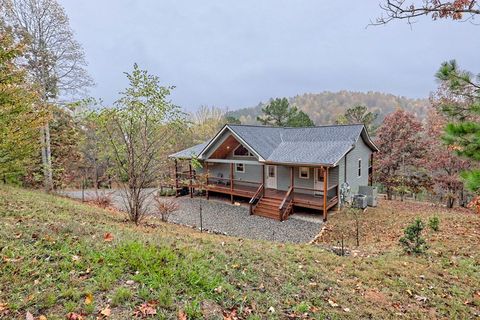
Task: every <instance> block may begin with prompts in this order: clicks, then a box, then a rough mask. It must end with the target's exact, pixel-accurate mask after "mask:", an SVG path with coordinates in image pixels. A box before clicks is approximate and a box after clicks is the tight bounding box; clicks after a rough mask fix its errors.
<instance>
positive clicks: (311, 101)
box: [228, 91, 429, 125]
mask: <svg viewBox="0 0 480 320" xmlns="http://www.w3.org/2000/svg"><path fill="white" fill-rule="evenodd" d="M289 101H290V104H293V105H296V106H297V107H298V108H299V109H301V110H302V111H304V112H306V113H307V114H308V115H309V116H310V118H311V119H312V120H313V121H314V122H315V124H317V125H321V124H330V123H334V122H335V119H336V118H337V117H338V116H339V115H340V114H343V113H344V112H345V110H346V109H348V108H351V107H353V106H355V105H358V104H361V105H365V106H367V107H369V109H370V111H373V112H375V113H378V114H379V116H378V118H377V120H376V124H380V123H381V122H382V121H383V118H384V117H385V116H386V115H387V114H389V113H391V112H393V111H395V110H396V109H398V108H401V109H404V110H407V111H409V112H412V113H413V114H415V115H416V116H417V117H418V118H420V119H424V118H425V116H426V113H427V107H428V105H429V101H428V99H409V98H406V97H400V96H395V95H393V94H386V93H380V92H366V93H365V92H352V91H339V92H329V91H325V92H321V93H305V94H302V95H297V96H295V97H290V98H289ZM266 103H268V102H262V103H259V104H258V105H257V106H256V107H251V108H243V109H239V110H235V111H230V112H229V114H228V115H230V116H234V117H237V118H239V119H240V121H241V122H242V123H246V124H252V123H256V118H257V116H258V115H259V114H260V113H261V110H262V107H263V106H264V105H265V104H266Z"/></svg>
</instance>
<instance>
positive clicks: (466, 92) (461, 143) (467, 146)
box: [436, 60, 480, 193]
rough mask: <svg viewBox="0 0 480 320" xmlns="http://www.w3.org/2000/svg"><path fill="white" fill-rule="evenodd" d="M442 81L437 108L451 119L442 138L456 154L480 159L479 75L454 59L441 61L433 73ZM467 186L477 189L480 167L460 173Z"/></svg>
mask: <svg viewBox="0 0 480 320" xmlns="http://www.w3.org/2000/svg"><path fill="white" fill-rule="evenodd" d="M436 78H437V79H438V80H439V81H440V82H441V88H440V97H439V98H438V100H439V108H440V110H441V111H442V112H443V113H444V114H445V115H447V116H448V117H449V118H450V119H452V121H451V122H450V123H448V124H447V126H446V128H445V135H444V136H443V140H444V141H445V142H446V143H447V144H448V145H449V146H451V147H452V148H453V149H454V150H455V151H456V153H457V154H458V155H460V156H462V157H464V158H466V159H471V160H473V161H477V162H478V161H480V75H478V76H476V77H475V76H474V75H473V74H472V73H470V72H468V71H464V70H460V69H459V67H458V65H457V63H456V61H455V60H452V61H448V62H444V63H443V64H442V66H441V67H440V70H439V71H438V72H437V74H436ZM462 177H463V178H464V180H465V184H466V187H467V188H468V189H470V190H471V191H473V192H476V193H480V169H476V168H474V169H470V170H467V171H464V172H463V173H462Z"/></svg>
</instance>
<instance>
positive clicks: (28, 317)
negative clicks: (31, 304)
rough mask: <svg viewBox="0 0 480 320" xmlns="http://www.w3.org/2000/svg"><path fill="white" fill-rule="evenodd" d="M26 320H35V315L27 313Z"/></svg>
mask: <svg viewBox="0 0 480 320" xmlns="http://www.w3.org/2000/svg"><path fill="white" fill-rule="evenodd" d="M25 320H34V318H33V315H32V314H31V313H30V312H29V311H27V314H26V315H25Z"/></svg>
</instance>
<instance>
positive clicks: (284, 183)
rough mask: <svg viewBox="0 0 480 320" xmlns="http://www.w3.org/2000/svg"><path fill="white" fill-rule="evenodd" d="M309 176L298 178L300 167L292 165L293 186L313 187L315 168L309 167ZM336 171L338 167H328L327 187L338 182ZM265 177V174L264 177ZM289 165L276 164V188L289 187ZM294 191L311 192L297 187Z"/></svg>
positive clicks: (284, 189)
mask: <svg viewBox="0 0 480 320" xmlns="http://www.w3.org/2000/svg"><path fill="white" fill-rule="evenodd" d="M308 169H309V176H308V179H304V178H300V176H299V170H300V167H293V175H294V181H293V183H294V186H296V187H301V188H313V187H314V174H315V173H314V172H315V168H313V167H309V168H308ZM338 172H339V168H338V167H334V168H330V169H329V172H328V187H332V186H335V185H337V184H338ZM266 174H267V170H265V175H266ZM266 178H267V177H266V176H265V179H266ZM290 179H291V178H290V167H289V166H280V165H279V166H277V189H278V190H283V191H287V190H288V188H290ZM296 192H303V193H308V194H310V193H312V191H309V190H302V189H297V190H296Z"/></svg>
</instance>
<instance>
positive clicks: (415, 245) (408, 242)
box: [400, 218, 428, 254]
mask: <svg viewBox="0 0 480 320" xmlns="http://www.w3.org/2000/svg"><path fill="white" fill-rule="evenodd" d="M424 228H425V225H424V223H423V221H422V220H421V219H420V218H417V219H416V220H415V221H414V222H413V223H412V224H410V225H409V226H407V227H406V228H405V230H404V233H405V235H404V236H403V237H402V238H400V244H401V245H402V246H403V249H404V250H405V252H406V253H409V254H410V253H413V254H421V253H424V252H425V250H427V248H428V247H427V243H426V242H425V239H424V238H422V231H423V229H424Z"/></svg>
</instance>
